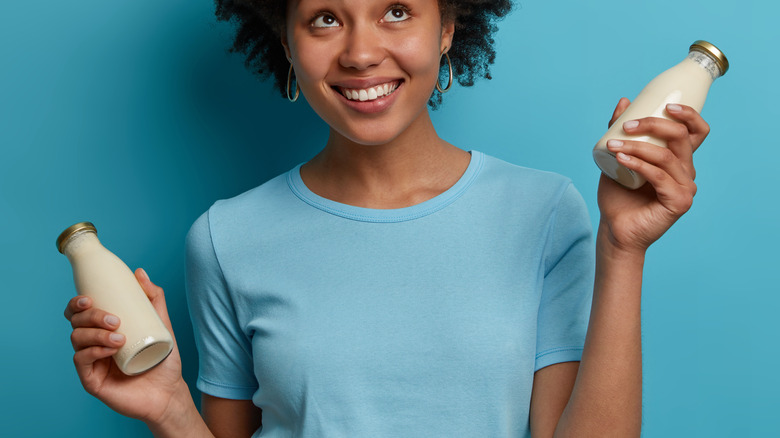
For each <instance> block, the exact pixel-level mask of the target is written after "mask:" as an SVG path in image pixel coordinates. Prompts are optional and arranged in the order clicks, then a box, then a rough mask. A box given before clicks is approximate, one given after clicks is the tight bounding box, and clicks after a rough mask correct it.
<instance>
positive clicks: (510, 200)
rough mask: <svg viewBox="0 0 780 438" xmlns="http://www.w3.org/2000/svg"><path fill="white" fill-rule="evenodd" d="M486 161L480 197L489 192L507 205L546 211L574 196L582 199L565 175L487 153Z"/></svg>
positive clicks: (480, 179) (479, 185)
mask: <svg viewBox="0 0 780 438" xmlns="http://www.w3.org/2000/svg"><path fill="white" fill-rule="evenodd" d="M483 155H484V154H483ZM483 160H484V163H483V169H482V171H481V172H480V176H479V178H478V184H477V190H476V191H477V192H479V195H480V196H487V195H489V196H491V197H493V198H494V199H499V200H502V201H505V202H504V204H505V205H522V207H523V208H524V209H530V208H534V207H535V208H540V209H543V210H546V209H555V207H556V206H557V205H558V204H560V203H561V202H570V201H572V199H571V198H572V197H573V198H575V199H579V200H581V199H582V197H581V196H580V195H579V192H578V191H577V190H576V189H575V188H574V186H573V184H572V181H571V179H569V178H567V177H565V176H563V175H560V174H557V173H554V172H548V171H544V170H538V169H532V168H529V167H523V166H519V165H516V164H512V163H509V162H506V161H504V160H501V159H499V158H495V157H492V156H489V155H484V158H483Z"/></svg>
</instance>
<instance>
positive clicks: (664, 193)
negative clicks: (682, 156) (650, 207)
mask: <svg viewBox="0 0 780 438" xmlns="http://www.w3.org/2000/svg"><path fill="white" fill-rule="evenodd" d="M607 148H609V150H611V151H612V152H614V153H615V154H616V155H615V156H616V158H617V160H618V162H619V163H620V164H622V165H623V166H625V167H627V168H628V169H631V170H633V171H634V172H637V173H639V174H640V175H642V176H643V177H645V179H647V181H648V182H649V183H650V184H651V185H652V186H653V189H654V190H655V193H656V196H657V197H658V200H659V201H660V202H661V204H663V205H664V206H665V207H666V209H667V210H668V211H669V212H671V213H672V215H673V216H676V217H679V216H680V215H682V214H683V213H685V212H686V211H688V210H689V209H690V208H691V205H692V204H693V197H694V196H695V195H696V190H697V188H696V184H695V183H694V182H693V179H692V178H691V177H690V174H689V172H688V171H687V169H685V168H684V166H683V164H682V161H681V160H679V159H678V158H677V157H676V156H675V155H674V153H672V152H671V151H670V150H668V149H666V148H663V147H660V146H656V145H652V144H648V143H642V142H629V141H619V140H610V141H609V142H608V143H607Z"/></svg>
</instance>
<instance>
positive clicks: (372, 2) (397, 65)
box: [282, 0, 454, 145]
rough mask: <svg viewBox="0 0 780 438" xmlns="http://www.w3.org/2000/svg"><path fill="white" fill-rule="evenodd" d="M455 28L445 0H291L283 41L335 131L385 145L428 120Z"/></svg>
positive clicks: (305, 89) (309, 95) (304, 87)
mask: <svg viewBox="0 0 780 438" xmlns="http://www.w3.org/2000/svg"><path fill="white" fill-rule="evenodd" d="M453 31H454V25H453V24H446V25H442V21H441V13H440V11H439V6H438V2H437V0H402V1H401V2H399V1H397V0H290V1H289V2H288V8H287V29H286V32H285V34H284V35H283V37H282V42H283V44H284V45H285V49H286V51H287V54H288V58H290V59H292V63H293V68H294V69H295V76H296V79H297V81H298V86H299V87H300V89H301V92H302V93H303V95H304V96H305V97H306V100H307V101H308V102H309V104H310V105H311V107H312V108H313V109H314V110H315V111H316V112H317V114H319V116H320V117H321V118H322V119H323V120H325V122H326V123H328V125H330V127H331V131H332V133H334V132H335V133H336V134H337V135H339V136H341V137H343V138H345V139H347V140H349V141H352V142H355V143H359V144H367V145H368V144H385V143H388V142H390V141H393V140H394V139H396V138H397V137H398V136H399V135H401V134H403V133H404V132H406V131H407V130H409V129H410V128H413V127H415V126H416V124H418V123H420V121H421V120H422V119H424V118H425V119H427V106H426V105H427V102H428V99H429V97H430V96H431V93H432V92H433V89H434V87H435V84H436V79H437V78H438V74H439V59H440V56H441V53H442V52H443V51H444V50H445V49H446V48H449V47H450V45H451V42H452V34H453Z"/></svg>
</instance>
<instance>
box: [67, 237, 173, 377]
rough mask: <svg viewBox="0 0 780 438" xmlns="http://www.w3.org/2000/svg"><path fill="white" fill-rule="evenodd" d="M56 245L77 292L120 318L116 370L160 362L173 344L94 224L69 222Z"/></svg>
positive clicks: (132, 369) (140, 368)
mask: <svg viewBox="0 0 780 438" xmlns="http://www.w3.org/2000/svg"><path fill="white" fill-rule="evenodd" d="M57 249H58V250H59V251H60V252H61V253H63V254H65V255H66V256H67V257H68V260H70V263H71V266H72V268H73V281H74V282H75V283H76V290H77V291H78V293H79V294H80V295H85V296H88V297H90V298H92V302H93V306H94V307H95V308H98V309H102V310H105V311H106V312H109V313H112V314H114V315H116V316H118V317H119V320H120V323H119V328H117V330H116V331H117V333H121V334H123V335H125V339H126V342H125V345H123V346H122V348H120V349H119V351H117V352H116V354H114V360H115V361H116V364H117V366H118V367H119V369H120V370H122V372H123V373H125V374H127V375H131V376H132V375H136V374H141V373H143V372H145V371H147V370H149V369H151V368H152V367H154V366H155V365H157V364H158V363H160V362H162V361H163V359H165V358H166V357H167V356H168V354H170V352H171V350H172V349H173V337H172V336H171V334H170V332H169V331H168V330H167V329H166V328H165V325H163V322H162V320H160V317H159V316H158V315H157V312H156V311H155V310H154V306H152V303H151V302H150V301H149V298H148V297H147V296H146V293H144V291H143V289H142V288H141V285H140V284H138V280H136V278H135V276H134V275H133V273H132V272H131V271H130V268H128V267H127V265H126V264H125V263H124V262H123V261H122V260H120V259H119V257H117V256H116V255H114V254H113V253H112V252H111V251H109V250H107V249H106V248H105V247H104V246H103V245H102V244H101V243H100V241H99V240H98V238H97V230H96V229H95V226H94V225H92V224H91V223H89V222H80V223H78V224H75V225H73V226H71V227H69V228H68V229H66V230H65V231H63V232H62V234H60V236H59V238H58V239H57Z"/></svg>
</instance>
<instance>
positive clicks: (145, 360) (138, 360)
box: [118, 338, 173, 376]
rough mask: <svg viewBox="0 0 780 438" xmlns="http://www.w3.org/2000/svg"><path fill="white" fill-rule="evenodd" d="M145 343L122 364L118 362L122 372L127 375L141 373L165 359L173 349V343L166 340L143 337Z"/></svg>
mask: <svg viewBox="0 0 780 438" xmlns="http://www.w3.org/2000/svg"><path fill="white" fill-rule="evenodd" d="M145 341H147V342H146V345H144V346H143V347H141V348H140V349H139V350H138V351H137V352H136V353H135V354H133V355H132V356H131V357H130V358H128V359H127V360H126V361H125V362H124V364H118V365H119V368H120V369H121V370H122V372H123V373H125V374H127V375H128V376H136V375H139V374H143V373H145V372H147V371H149V370H150V369H152V368H154V367H155V366H157V365H158V364H159V363H160V362H162V361H163V360H165V359H166V358H167V357H168V355H170V354H171V351H173V343H172V342H171V341H168V340H160V341H155V340H153V339H150V338H147V339H145Z"/></svg>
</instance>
